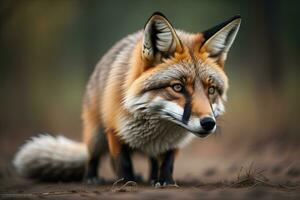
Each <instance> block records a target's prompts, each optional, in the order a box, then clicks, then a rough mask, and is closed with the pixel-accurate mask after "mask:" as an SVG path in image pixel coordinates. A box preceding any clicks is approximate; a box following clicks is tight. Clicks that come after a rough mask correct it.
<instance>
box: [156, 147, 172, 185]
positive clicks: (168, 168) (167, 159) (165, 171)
mask: <svg viewBox="0 0 300 200" xmlns="http://www.w3.org/2000/svg"><path fill="white" fill-rule="evenodd" d="M174 158H175V151H174V150H169V151H167V152H166V153H165V155H164V159H163V162H162V165H161V167H160V174H159V183H160V185H173V184H175V182H174V180H173V166H174Z"/></svg>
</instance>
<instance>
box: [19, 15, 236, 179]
mask: <svg viewBox="0 0 300 200" xmlns="http://www.w3.org/2000/svg"><path fill="white" fill-rule="evenodd" d="M240 22H241V18H240V16H235V17H233V18H231V19H229V20H227V21H225V22H224V23H222V24H219V25H218V26H215V27H213V28H212V29H209V30H208V31H204V32H202V33H187V32H185V31H181V30H176V29H174V28H173V26H172V25H171V23H170V22H169V21H168V20H167V19H166V17H165V16H163V15H162V14H161V13H154V14H153V15H152V16H151V17H150V18H149V20H148V21H147V23H146V25H145V27H144V30H142V31H138V32H137V33H134V34H131V35H129V36H127V37H125V38H124V39H122V40H120V41H119V42H117V43H116V44H115V45H114V46H113V47H112V48H111V49H110V50H109V51H108V52H107V53H106V54H105V55H104V56H103V57H102V59H101V60H100V62H99V63H98V64H97V65H96V67H95V70H94V72H93V74H92V75H91V77H90V80H89V82H88V84H87V87H86V92H85V96H84V100H83V111H82V120H83V143H77V142H73V141H70V140H68V139H66V138H63V137H62V136H59V137H54V136H50V135H40V136H37V137H34V138H33V139H32V140H29V141H28V142H27V143H26V144H25V145H24V146H23V147H22V148H21V149H20V151H19V152H18V153H17V155H16V157H15V159H14V165H15V167H16V168H17V170H18V172H19V173H20V174H21V175H24V176H26V177H29V178H34V179H40V180H60V179H61V177H64V180H74V179H75V177H78V179H80V178H82V177H83V174H84V173H85V174H86V176H87V178H88V179H89V178H92V177H97V169H98V164H99V159H100V157H102V156H104V155H105V154H107V153H108V152H109V154H110V155H111V156H112V158H113V159H114V158H118V157H120V156H121V157H120V158H121V159H119V160H121V161H120V162H116V163H115V168H116V173H117V174H118V176H120V177H121V178H122V176H123V177H124V176H125V177H129V178H128V179H134V177H133V176H132V173H131V172H130V171H131V168H132V167H131V161H129V164H128V160H130V157H129V155H130V152H131V151H137V152H141V153H143V154H145V155H147V156H149V157H150V158H151V159H152V161H153V162H152V167H153V168H154V169H156V168H158V172H157V170H154V169H153V170H154V171H152V172H151V173H153V174H154V175H153V177H150V178H152V179H160V181H162V183H167V184H168V183H173V179H172V171H173V163H174V152H177V151H178V149H180V148H182V147H183V146H184V145H186V144H188V142H189V141H191V140H192V139H193V138H195V137H205V136H207V135H208V134H210V133H213V132H214V131H215V130H216V128H217V125H215V123H216V118H217V117H219V116H220V115H222V114H223V113H224V102H225V101H226V93H227V90H228V78H227V76H226V74H225V71H224V64H225V61H226V58H227V53H228V51H229V49H230V47H231V45H232V43H233V41H234V39H235V36H236V34H237V32H238V29H239V26H240ZM204 119H205V120H206V121H205V120H204ZM204 121H205V122H204ZM127 150H128V151H127ZM128 152H129V153H128ZM124 158H126V159H124ZM116 160H118V159H116ZM124 160H125V161H124ZM122 163H123V164H122ZM164 163H165V164H164ZM155 165H158V166H155ZM164 166H171V168H170V169H171V170H168V168H167V167H164ZM117 168H121V169H120V170H119V171H121V172H119V171H118V170H117ZM124 168H126V169H127V171H128V170H129V172H126V170H124ZM122 171H123V172H122ZM169 171H171V172H169ZM128 173H129V174H131V175H128ZM169 173H170V174H169ZM74 174H77V175H76V176H75V175H74ZM165 174H167V175H165ZM157 176H159V177H160V178H159V177H157ZM68 177H70V178H68ZM155 181H159V180H155Z"/></svg>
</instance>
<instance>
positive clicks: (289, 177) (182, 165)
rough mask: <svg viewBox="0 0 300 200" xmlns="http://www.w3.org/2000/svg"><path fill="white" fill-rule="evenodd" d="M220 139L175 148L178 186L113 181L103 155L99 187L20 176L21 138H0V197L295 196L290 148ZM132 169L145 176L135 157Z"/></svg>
mask: <svg viewBox="0 0 300 200" xmlns="http://www.w3.org/2000/svg"><path fill="white" fill-rule="evenodd" d="M219 141H220V139H218V138H215V137H211V138H208V139H207V140H203V141H196V142H194V143H192V145H190V146H188V147H186V148H184V150H183V151H182V152H180V154H179V157H178V159H177V160H176V162H175V171H174V174H175V175H174V176H175V179H176V181H177V184H178V186H179V187H169V188H154V187H152V186H150V185H147V184H141V183H137V184H136V183H128V184H127V185H125V186H124V185H122V184H115V185H113V182H114V180H115V179H114V176H113V173H112V172H111V170H110V166H109V162H108V159H107V160H104V162H103V163H104V165H103V166H102V167H101V169H100V173H101V174H102V175H104V176H105V177H106V178H107V179H109V180H112V181H111V182H110V183H108V184H106V185H104V186H95V185H86V184H83V183H39V182H34V181H31V180H26V179H23V178H21V177H19V176H18V175H17V174H16V173H15V171H14V169H13V167H12V166H11V160H12V158H13V155H14V153H15V151H16V150H17V149H18V148H17V147H18V146H19V145H20V144H19V143H21V141H18V142H12V143H10V144H8V143H7V142H5V143H4V142H3V140H2V141H0V148H1V152H2V154H1V155H2V158H1V160H0V161H1V162H0V199H56V200H57V199H300V161H299V158H298V155H299V151H295V147H290V148H279V149H278V148H275V147H271V146H269V147H266V148H264V149H259V150H258V148H256V150H254V149H250V150H249V149H248V150H245V149H243V148H242V146H243V145H242V146H239V145H238V144H236V149H239V151H230V150H225V149H224V146H223V145H221V144H220V142H219ZM134 166H135V170H136V171H137V172H138V173H141V174H142V175H143V177H144V179H146V178H147V171H148V164H147V160H146V159H145V158H143V157H141V156H135V157H134Z"/></svg>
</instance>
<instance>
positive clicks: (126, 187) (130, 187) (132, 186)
mask: <svg viewBox="0 0 300 200" xmlns="http://www.w3.org/2000/svg"><path fill="white" fill-rule="evenodd" d="M123 180H124V178H122V179H119V180H117V181H116V182H114V183H113V185H112V187H111V191H112V192H136V191H137V183H136V182H134V181H127V182H126V183H124V184H123V185H120V186H118V184H119V183H120V182H122V181H123Z"/></svg>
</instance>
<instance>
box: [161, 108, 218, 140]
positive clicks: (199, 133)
mask: <svg viewBox="0 0 300 200" xmlns="http://www.w3.org/2000/svg"><path fill="white" fill-rule="evenodd" d="M165 114H166V117H165V118H166V119H167V120H169V121H171V122H173V123H175V124H176V125H179V126H180V127H182V128H184V129H186V130H187V131H188V132H190V133H192V134H194V135H196V136H197V137H201V138H204V137H206V136H208V135H209V134H211V133H213V132H214V131H215V130H216V127H215V128H214V129H213V130H211V131H206V130H204V129H202V128H201V127H199V128H193V127H190V126H188V125H187V124H185V123H183V122H182V121H181V120H178V119H177V118H175V117H174V116H172V115H171V114H169V113H165ZM199 123H200V122H199Z"/></svg>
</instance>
